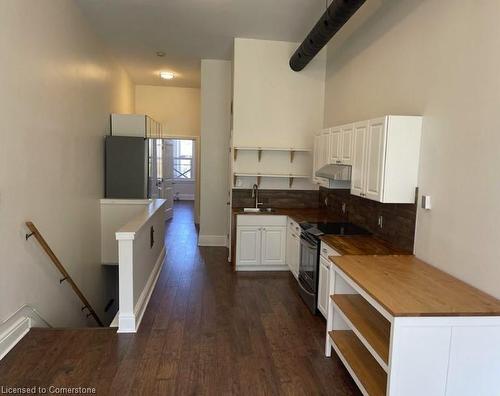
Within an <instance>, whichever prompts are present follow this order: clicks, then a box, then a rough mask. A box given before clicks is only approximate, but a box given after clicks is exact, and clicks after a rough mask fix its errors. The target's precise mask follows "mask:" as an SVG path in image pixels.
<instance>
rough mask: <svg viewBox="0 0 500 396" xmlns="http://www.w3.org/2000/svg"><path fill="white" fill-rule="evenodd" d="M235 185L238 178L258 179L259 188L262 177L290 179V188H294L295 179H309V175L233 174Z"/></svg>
mask: <svg viewBox="0 0 500 396" xmlns="http://www.w3.org/2000/svg"><path fill="white" fill-rule="evenodd" d="M233 176H234V177H233V185H234V186H236V179H237V178H238V177H255V178H257V186H260V181H261V178H262V177H269V178H282V179H288V186H289V187H290V188H292V185H293V179H308V178H310V176H309V175H297V174H276V173H275V174H265V173H234V174H233Z"/></svg>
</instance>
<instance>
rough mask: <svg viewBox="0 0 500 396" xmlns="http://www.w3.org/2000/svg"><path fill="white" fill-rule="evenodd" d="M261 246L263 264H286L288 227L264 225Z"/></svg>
mask: <svg viewBox="0 0 500 396" xmlns="http://www.w3.org/2000/svg"><path fill="white" fill-rule="evenodd" d="M261 248H262V252H261V253H262V254H261V263H262V265H285V248H286V227H281V226H266V227H262V230H261Z"/></svg>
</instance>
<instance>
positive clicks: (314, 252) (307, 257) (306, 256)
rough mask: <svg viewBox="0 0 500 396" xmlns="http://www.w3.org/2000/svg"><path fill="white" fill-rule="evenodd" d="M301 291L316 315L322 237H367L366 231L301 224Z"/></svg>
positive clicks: (345, 226)
mask: <svg viewBox="0 0 500 396" xmlns="http://www.w3.org/2000/svg"><path fill="white" fill-rule="evenodd" d="M300 228H301V233H300V266H299V290H300V296H301V297H302V300H304V302H305V303H306V305H307V307H308V308H309V309H310V311H311V312H312V313H314V314H316V311H317V301H318V274H319V249H320V245H321V240H320V238H319V237H320V236H321V235H345V236H348V235H366V234H370V233H369V232H368V231H366V230H365V229H363V228H361V227H358V226H356V225H355V224H352V223H314V224H311V223H301V224H300Z"/></svg>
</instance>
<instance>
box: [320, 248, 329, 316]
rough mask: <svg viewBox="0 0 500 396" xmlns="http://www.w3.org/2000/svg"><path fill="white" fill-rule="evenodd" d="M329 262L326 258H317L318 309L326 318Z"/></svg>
mask: <svg viewBox="0 0 500 396" xmlns="http://www.w3.org/2000/svg"><path fill="white" fill-rule="evenodd" d="M329 268H330V264H329V263H328V261H327V260H326V259H324V258H323V257H321V256H320V258H319V280H318V310H319V311H320V312H321V313H322V314H323V316H324V317H325V318H326V316H327V315H328V285H329V283H330V282H329V276H330V271H329V270H328V269H329Z"/></svg>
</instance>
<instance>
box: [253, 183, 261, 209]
mask: <svg viewBox="0 0 500 396" xmlns="http://www.w3.org/2000/svg"><path fill="white" fill-rule="evenodd" d="M252 198H255V209H258V208H259V206H261V205H262V202H259V186H258V185H257V184H254V185H253V187H252Z"/></svg>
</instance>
